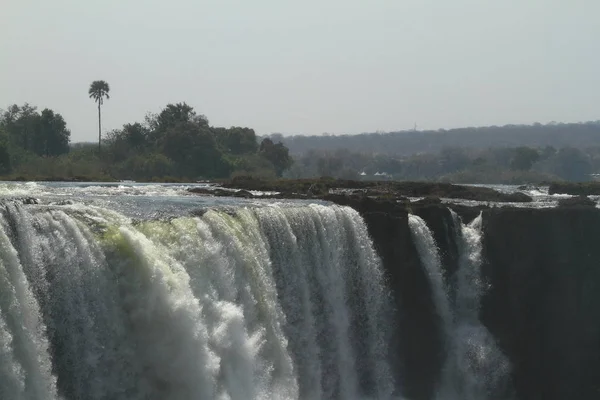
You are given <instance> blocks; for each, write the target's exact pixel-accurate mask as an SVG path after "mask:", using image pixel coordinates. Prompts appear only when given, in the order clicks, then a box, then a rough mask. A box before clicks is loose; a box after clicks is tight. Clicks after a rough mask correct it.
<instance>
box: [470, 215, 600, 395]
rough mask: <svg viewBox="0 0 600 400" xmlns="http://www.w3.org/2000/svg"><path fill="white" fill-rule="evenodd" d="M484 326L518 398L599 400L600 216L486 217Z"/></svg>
mask: <svg viewBox="0 0 600 400" xmlns="http://www.w3.org/2000/svg"><path fill="white" fill-rule="evenodd" d="M483 224H484V225H483V229H484V258H485V260H486V261H485V264H484V273H485V275H486V277H487V279H488V281H489V283H490V284H491V289H490V290H489V291H488V293H487V295H486V296H485V297H484V300H483V308H482V319H483V322H484V323H485V324H486V325H487V326H488V328H489V329H490V331H491V332H492V333H493V334H494V336H495V337H496V338H497V339H498V341H499V343H500V345H501V347H502V348H503V349H504V350H505V352H506V353H507V354H508V356H509V358H510V361H511V363H512V368H513V376H514V381H515V386H516V390H517V394H518V398H520V399H528V400H537V399H544V400H553V399H556V400H558V399H597V398H599V397H600V246H599V244H600V210H597V209H594V208H591V209H589V208H588V209H586V208H557V209H546V210H541V209H537V210H536V209H494V210H488V211H484V214H483Z"/></svg>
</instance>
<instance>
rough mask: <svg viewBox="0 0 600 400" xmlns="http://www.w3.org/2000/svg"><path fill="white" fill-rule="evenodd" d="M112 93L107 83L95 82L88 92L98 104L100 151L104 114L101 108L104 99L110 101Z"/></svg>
mask: <svg viewBox="0 0 600 400" xmlns="http://www.w3.org/2000/svg"><path fill="white" fill-rule="evenodd" d="M109 92H110V86H108V83H106V82H105V81H94V82H92V83H91V85H90V89H89V90H88V94H89V96H90V99H94V101H95V102H96V103H98V151H100V148H101V144H100V142H101V140H102V113H101V107H102V104H103V103H104V98H106V99H110V96H109V95H108V93H109Z"/></svg>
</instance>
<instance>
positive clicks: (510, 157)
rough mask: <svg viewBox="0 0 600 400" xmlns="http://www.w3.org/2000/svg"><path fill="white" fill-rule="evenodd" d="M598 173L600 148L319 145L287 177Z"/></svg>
mask: <svg viewBox="0 0 600 400" xmlns="http://www.w3.org/2000/svg"><path fill="white" fill-rule="evenodd" d="M595 171H600V147H590V148H587V149H583V150H580V149H577V148H574V147H563V148H559V149H557V148H555V147H553V146H544V147H537V148H535V147H526V146H519V147H504V148H488V149H474V148H467V147H464V148H459V147H446V148H444V149H442V150H441V151H439V152H425V153H418V154H413V155H410V156H399V155H388V154H373V153H368V152H352V151H349V150H345V149H342V150H336V151H327V150H314V149H313V150H310V151H308V152H307V153H305V154H303V155H302V156H298V157H296V161H295V163H294V165H293V166H292V167H291V168H290V170H289V171H287V172H286V176H288V177H290V178H309V177H319V176H330V177H335V178H341V179H364V180H377V179H384V180H392V179H393V180H429V181H444V182H453V183H505V184H511V183H512V184H523V183H540V182H547V181H557V180H567V181H587V180H590V179H591V174H592V173H593V172H595Z"/></svg>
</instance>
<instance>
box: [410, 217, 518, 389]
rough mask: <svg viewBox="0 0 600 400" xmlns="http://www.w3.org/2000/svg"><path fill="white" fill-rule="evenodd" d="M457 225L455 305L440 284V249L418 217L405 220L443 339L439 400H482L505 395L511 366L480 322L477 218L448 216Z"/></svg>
mask: <svg viewBox="0 0 600 400" xmlns="http://www.w3.org/2000/svg"><path fill="white" fill-rule="evenodd" d="M452 216H453V219H454V225H455V227H457V232H456V239H457V245H458V252H459V266H458V270H457V272H456V275H455V282H456V289H455V291H454V293H455V298H454V301H451V300H450V287H449V284H448V282H446V281H445V280H444V275H443V271H442V265H441V262H440V256H439V250H438V247H437V245H436V243H435V240H434V238H433V235H432V233H431V231H430V230H429V228H428V227H427V224H426V223H425V221H423V219H421V218H420V217H418V216H416V215H410V216H409V225H410V228H411V233H412V235H413V238H414V241H415V245H416V247H417V251H418V253H419V256H420V258H421V260H422V263H423V266H424V268H425V269H426V271H427V273H428V275H429V277H430V282H431V289H432V296H433V298H434V304H435V306H436V309H437V311H438V313H439V315H440V318H441V320H442V324H443V329H444V334H445V335H446V343H445V344H446V348H447V355H446V361H445V364H444V368H443V370H442V375H441V381H440V383H439V385H438V389H437V396H436V398H437V399H438V400H486V399H492V398H504V397H502V396H509V392H508V385H507V382H508V379H509V373H510V370H509V369H510V365H509V363H508V359H507V358H506V357H505V356H504V354H503V353H502V352H501V351H500V349H499V348H498V346H497V344H496V342H495V340H494V338H493V337H492V335H491V334H490V332H489V331H488V330H487V328H486V327H485V326H484V325H483V324H482V323H481V321H480V320H479V308H480V301H481V295H482V294H483V290H484V284H483V281H482V279H481V271H480V268H481V264H482V258H481V257H482V241H481V239H482V233H481V223H482V216H481V215H479V216H478V217H477V218H476V219H475V220H473V221H472V222H471V223H470V224H469V225H465V224H463V223H462V222H461V220H460V218H459V217H458V215H457V214H456V213H454V212H452Z"/></svg>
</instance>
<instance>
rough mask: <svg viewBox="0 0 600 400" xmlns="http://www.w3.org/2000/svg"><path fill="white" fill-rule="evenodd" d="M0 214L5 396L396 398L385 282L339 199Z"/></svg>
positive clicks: (359, 223)
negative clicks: (175, 213)
mask: <svg viewBox="0 0 600 400" xmlns="http://www.w3.org/2000/svg"><path fill="white" fill-rule="evenodd" d="M0 212H1V215H0V218H1V224H0V228H1V229H0V246H1V248H2V251H1V254H0V293H1V294H2V295H1V296H0V311H1V313H0V395H1V396H0V397H1V398H11V399H13V398H14V399H59V398H60V399H65V400H70V399H82V398H85V399H139V400H141V399H167V398H168V399H176V400H178V399H181V400H183V399H223V400H225V399H230V400H236V399H265V400H266V399H282V400H283V399H315V400H319V399H369V398H372V399H388V398H392V396H394V395H396V392H397V390H398V388H396V387H395V382H394V379H393V378H392V373H391V371H390V368H389V365H388V363H387V357H388V355H387V352H386V340H387V335H388V334H389V332H388V331H387V326H388V324H387V322H388V320H389V318H391V316H390V314H389V313H390V312H391V309H390V305H389V304H390V299H389V294H388V290H387V289H386V288H385V282H384V276H383V271H382V267H381V262H380V260H379V258H378V256H377V254H376V253H375V251H374V249H373V245H372V243H371V240H370V238H369V236H368V233H367V229H366V227H365V224H364V222H363V220H362V219H361V217H360V216H359V214H358V213H357V212H356V211H354V210H352V209H350V208H346V207H338V206H323V205H310V206H289V205H286V206H284V205H277V204H272V205H270V206H267V207H256V208H244V207H236V208H233V209H231V210H217V209H214V210H209V211H207V212H206V213H204V214H203V215H202V216H201V217H190V216H184V217H177V218H173V219H169V220H144V221H133V220H130V219H129V218H126V217H125V216H123V215H121V214H118V213H116V212H114V211H111V210H108V209H104V208H99V207H94V206H86V205H82V204H70V205H69V204H67V205H60V206H59V205H28V206H24V205H17V204H12V203H10V204H7V205H5V206H4V207H3V208H2V209H1V211H0Z"/></svg>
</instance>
